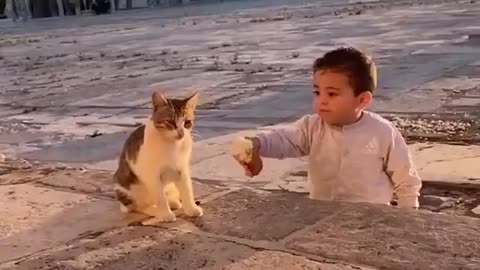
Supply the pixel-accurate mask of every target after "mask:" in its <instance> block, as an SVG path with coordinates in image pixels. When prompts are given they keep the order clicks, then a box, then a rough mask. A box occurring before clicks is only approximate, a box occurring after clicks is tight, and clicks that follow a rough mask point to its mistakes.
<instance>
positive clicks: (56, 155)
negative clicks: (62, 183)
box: [21, 132, 128, 163]
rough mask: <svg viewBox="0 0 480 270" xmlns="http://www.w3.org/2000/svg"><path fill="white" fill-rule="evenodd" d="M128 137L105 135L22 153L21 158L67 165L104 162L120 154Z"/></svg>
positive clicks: (120, 134) (121, 133)
mask: <svg viewBox="0 0 480 270" xmlns="http://www.w3.org/2000/svg"><path fill="white" fill-rule="evenodd" d="M127 136H128V134H127V133H126V132H117V133H112V134H105V135H102V136H98V137H95V138H86V139H83V140H75V141H70V142H67V143H64V144H61V145H57V146H52V147H48V148H46V149H41V150H37V151H32V152H27V153H22V154H21V157H23V158H25V159H29V160H42V161H56V162H65V163H79V162H85V163H87V162H94V161H103V160H108V159H112V158H114V157H116V156H118V155H119V154H120V152H121V150H122V146H123V143H124V142H125V140H126V139H127Z"/></svg>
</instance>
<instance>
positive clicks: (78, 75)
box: [0, 0, 480, 164]
mask: <svg viewBox="0 0 480 270" xmlns="http://www.w3.org/2000/svg"><path fill="white" fill-rule="evenodd" d="M284 2H288V1H286V0H285V1H284ZM309 4H310V5H309V6H298V4H297V6H295V5H294V6H290V7H285V8H284V7H277V8H273V9H272V8H271V9H252V10H242V11H241V12H236V13H233V14H218V15H211V16H207V15H201V16H200V15H198V16H194V15H192V16H184V17H179V16H178V14H177V16H176V17H175V16H174V17H173V18H169V15H168V12H167V11H162V12H161V11H160V10H147V11H145V10H136V11H129V12H118V13H116V14H115V15H113V16H93V17H92V16H81V17H78V18H77V17H75V18H71V17H69V18H68V19H65V20H62V19H58V18H53V19H44V20H36V21H31V22H28V23H26V24H17V25H15V26H13V25H11V24H9V23H7V22H2V23H0V32H1V36H2V38H1V40H0V49H1V51H0V84H1V85H3V87H2V89H0V115H1V116H2V120H1V127H0V152H3V153H4V154H6V155H7V156H11V157H14V156H21V157H23V158H27V159H31V160H44V161H54V162H66V163H81V164H86V163H87V164H90V163H97V162H102V161H105V160H109V159H114V158H115V157H116V156H117V155H118V153H119V151H120V150H119V149H120V148H121V144H122V143H123V141H124V139H125V137H126V132H128V131H130V130H131V128H132V127H133V126H135V125H137V124H138V123H141V122H142V121H143V119H144V118H145V117H146V115H147V113H148V110H149V99H150V94H151V92H152V90H153V89H161V90H162V91H164V92H165V93H166V94H169V95H175V96H177V95H178V96H181V95H186V94H187V93H188V92H191V91H192V90H193V89H196V90H199V91H200V96H201V106H200V108H199V109H200V110H199V117H198V123H197V124H198V125H197V132H198V134H199V138H198V140H203V139H208V138H213V137H216V136H220V135H225V134H229V133H232V132H236V131H240V130H244V129H255V128H258V127H262V126H266V125H272V124H277V123H282V122H284V121H290V120H293V119H295V118H297V117H299V116H300V115H302V114H305V113H308V112H309V111H310V97H311V83H310V74H309V71H310V66H311V63H312V61H313V59H315V58H316V57H318V56H320V55H321V54H323V53H324V52H325V51H327V50H330V49H332V48H335V47H338V46H341V45H346V44H348V45H353V46H356V47H359V48H361V49H364V50H366V51H367V52H369V53H371V54H372V55H373V57H374V58H375V60H376V62H377V64H378V67H379V90H378V93H377V94H376V101H375V104H374V107H373V110H375V111H377V112H379V113H382V114H385V115H387V114H392V115H393V116H398V117H402V118H407V119H416V118H417V117H418V116H422V117H426V118H432V117H433V118H435V119H437V118H440V119H446V118H448V119H450V120H451V121H452V123H451V124H448V125H445V126H447V127H450V126H452V127H451V129H450V130H448V131H449V132H453V133H458V134H460V132H456V131H462V132H465V133H466V134H467V135H472V134H473V135H472V136H473V137H475V138H470V139H469V140H470V142H472V141H477V142H478V141H479V137H478V132H476V131H478V129H476V127H477V125H471V126H466V125H465V123H464V122H466V121H471V120H472V119H474V120H477V119H478V117H479V114H478V113H479V112H478V109H477V108H478V104H479V97H480V87H479V85H480V79H479V77H478V71H479V67H480V62H479V60H478V59H477V58H478V57H477V54H478V48H479V47H478V46H479V44H480V43H478V39H479V36H478V29H479V25H478V19H477V18H478V14H479V12H480V5H479V4H478V3H477V2H475V1H454V0H421V1H420V0H418V1H417V0H415V1H414V0H412V1H406V0H405V1H379V2H373V3H365V4H363V3H360V4H349V5H344V2H343V1H342V3H339V4H336V5H331V3H328V1H317V2H316V3H312V2H309ZM172 12H173V11H172ZM180 13H181V12H180ZM172 16H173V15H172ZM357 26H361V27H357ZM352 28H353V29H355V31H352ZM406 78H408V79H406ZM432 114H435V115H433V116H432ZM459 124H462V125H461V126H460V127H459ZM428 125H429V124H428V123H414V126H420V127H421V128H420V130H421V131H422V130H423V129H422V127H425V126H428ZM411 126H412V125H411ZM435 126H436V127H443V125H435ZM433 131H437V129H435V128H434V129H433ZM415 132H417V131H415ZM417 133H418V132H417ZM433 133H435V132H433ZM458 134H457V135H458ZM417 135H418V134H417ZM422 135H424V134H422ZM427 135H428V136H430V137H431V136H432V132H430V134H427ZM440 135H441V139H443V137H444V136H443V133H441V134H440ZM457 135H456V136H457ZM437 136H438V135H437ZM413 137H415V134H414V135H413ZM467 139H468V138H467ZM72 153H75V155H72Z"/></svg>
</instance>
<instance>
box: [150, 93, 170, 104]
mask: <svg viewBox="0 0 480 270" xmlns="http://www.w3.org/2000/svg"><path fill="white" fill-rule="evenodd" d="M152 104H153V107H154V108H159V107H162V106H165V105H167V104H168V101H167V99H166V98H165V97H164V96H163V95H162V94H160V93H159V92H158V91H155V92H153V94H152Z"/></svg>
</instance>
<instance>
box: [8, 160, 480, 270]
mask: <svg viewBox="0 0 480 270" xmlns="http://www.w3.org/2000/svg"><path fill="white" fill-rule="evenodd" d="M1 170H2V176H1V177H0V194H2V196H0V200H1V205H2V208H1V209H0V217H1V219H0V235H1V237H0V250H1V251H2V252H1V253H0V269H272V270H273V269H478V266H479V265H480V260H479V258H480V244H479V243H478V241H476V239H478V238H479V237H480V231H479V230H478V227H479V226H480V219H479V218H478V217H480V216H477V217H467V216H461V215H451V214H439V213H432V212H430V211H427V210H418V211H413V210H400V209H396V208H394V207H387V206H376V205H367V204H350V203H341V202H321V201H312V200H309V199H308V198H307V197H306V196H305V195H304V194H301V193H295V192H286V191H283V190H277V191H271V190H270V191H269V190H265V189H261V188H257V189H255V188H249V187H233V186H229V185H221V184H213V183H210V184H204V183H200V182H198V181H196V182H195V187H194V188H195V193H196V195H197V198H198V199H200V202H201V205H202V207H203V208H204V210H205V215H204V216H203V217H201V218H194V219H192V218H186V217H184V216H183V215H182V214H181V212H180V213H179V217H180V219H179V220H178V221H177V222H175V223H172V224H164V225H158V226H151V227H145V226H140V225H138V224H139V223H138V221H140V220H142V219H143V217H142V216H135V215H128V216H127V215H123V214H121V213H120V212H119V209H118V205H117V203H116V202H115V201H114V200H113V194H112V188H111V187H112V186H111V182H110V181H111V174H112V173H111V172H108V171H100V170H79V169H74V168H68V167H65V166H61V165H56V166H55V165H53V164H30V163H27V162H25V161H21V160H16V161H14V160H7V161H6V162H5V163H4V164H2V165H1ZM479 190H480V188H479V187H478V186H477V192H478V191H479ZM412 265H414V268H412Z"/></svg>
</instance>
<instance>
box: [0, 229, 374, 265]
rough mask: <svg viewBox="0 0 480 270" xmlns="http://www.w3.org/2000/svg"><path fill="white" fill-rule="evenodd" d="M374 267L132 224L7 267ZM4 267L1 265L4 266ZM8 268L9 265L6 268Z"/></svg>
mask: <svg viewBox="0 0 480 270" xmlns="http://www.w3.org/2000/svg"><path fill="white" fill-rule="evenodd" d="M286 265H288V267H289V268H288V269H312V270H313V269H325V270H347V269H361V270H363V269H365V270H366V269H369V268H360V267H358V268H357V267H356V266H355V265H348V264H338V265H335V264H329V263H321V262H316V261H313V260H309V259H307V258H304V257H300V256H295V255H291V254H289V253H285V252H278V251H261V250H256V249H253V248H250V247H248V246H245V245H241V244H238V243H233V242H230V241H225V240H222V239H214V238H210V237H206V236H201V235H200V236H199V235H194V234H190V233H186V232H182V231H167V230H164V229H158V228H148V227H129V228H122V229H117V230H114V231H111V232H107V233H105V234H103V235H100V236H99V237H96V238H93V239H86V240H82V241H78V242H76V243H74V244H72V245H70V246H67V247H61V248H57V249H55V250H52V251H50V252H49V254H48V255H41V256H38V257H33V258H28V259H26V260H23V261H21V262H20V263H17V265H15V266H10V267H11V268H8V269H12V270H13V269H18V270H21V269H25V270H26V269H29V270H34V269H38V270H40V269H47V268H48V269H53V268H55V269H72V270H73V269H112V270H113V269H145V270H146V269H228V270H247V269H272V270H273V269H279V268H278V267H284V266H286ZM0 269H2V267H1V266H0ZM3 269H5V268H3Z"/></svg>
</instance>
